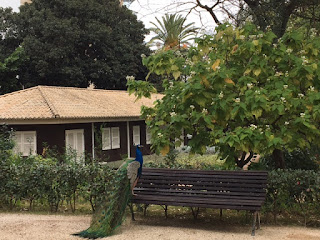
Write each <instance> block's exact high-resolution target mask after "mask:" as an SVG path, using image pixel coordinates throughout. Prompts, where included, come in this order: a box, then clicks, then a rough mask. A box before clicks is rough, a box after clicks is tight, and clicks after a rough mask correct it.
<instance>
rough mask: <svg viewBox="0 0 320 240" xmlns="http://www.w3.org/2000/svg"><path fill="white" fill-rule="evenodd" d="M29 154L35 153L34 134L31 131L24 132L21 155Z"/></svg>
mask: <svg viewBox="0 0 320 240" xmlns="http://www.w3.org/2000/svg"><path fill="white" fill-rule="evenodd" d="M30 154H35V134H34V133H31V132H29V133H25V134H24V139H23V155H24V156H29V155H30Z"/></svg>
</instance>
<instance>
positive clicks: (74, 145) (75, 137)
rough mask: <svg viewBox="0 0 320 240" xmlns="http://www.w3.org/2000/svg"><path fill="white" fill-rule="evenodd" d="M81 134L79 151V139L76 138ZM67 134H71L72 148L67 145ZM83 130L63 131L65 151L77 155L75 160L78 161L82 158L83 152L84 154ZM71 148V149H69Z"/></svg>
mask: <svg viewBox="0 0 320 240" xmlns="http://www.w3.org/2000/svg"><path fill="white" fill-rule="evenodd" d="M79 133H80V134H81V135H82V137H81V139H82V140H80V141H82V142H81V143H80V144H81V148H82V149H80V151H79V149H78V146H79V145H78V141H79V139H78V138H77V136H78V134H79ZM68 134H73V146H71V145H70V144H69V143H68ZM84 141H85V140H84V129H72V130H65V142H66V150H67V151H68V150H71V149H72V150H74V151H76V153H77V160H80V159H81V158H83V157H84V152H85V144H84ZM70 148H71V149H70Z"/></svg>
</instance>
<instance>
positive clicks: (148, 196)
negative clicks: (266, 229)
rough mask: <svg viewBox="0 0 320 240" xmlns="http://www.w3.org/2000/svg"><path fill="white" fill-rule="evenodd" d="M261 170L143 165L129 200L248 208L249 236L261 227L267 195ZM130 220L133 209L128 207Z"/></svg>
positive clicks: (194, 211)
mask: <svg viewBox="0 0 320 240" xmlns="http://www.w3.org/2000/svg"><path fill="white" fill-rule="evenodd" d="M267 177H268V173H267V172H264V171H206V170H181V169H179V170H177V169H161V168H143V171H142V175H141V177H140V179H139V181H138V184H137V186H136V187H135V188H134V192H135V194H136V195H134V196H133V197H132V203H136V204H145V210H146V207H147V206H148V205H150V204H155V205H161V206H163V207H164V209H165V214H166V216H167V206H183V207H191V209H192V213H193V215H194V217H195V218H196V217H197V215H198V212H199V208H215V209H220V217H221V214H222V209H234V210H247V211H251V212H252V213H253V225H252V235H253V236H254V235H255V229H256V224H257V229H259V228H260V209H261V205H262V204H263V202H264V200H265V197H266V186H267ZM130 210H131V213H132V219H133V220H134V212H133V208H132V204H131V207H130Z"/></svg>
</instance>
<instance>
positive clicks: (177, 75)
mask: <svg viewBox="0 0 320 240" xmlns="http://www.w3.org/2000/svg"><path fill="white" fill-rule="evenodd" d="M172 75H173V77H174V79H175V80H177V79H178V78H179V77H180V75H181V72H180V71H175V72H173V73H172Z"/></svg>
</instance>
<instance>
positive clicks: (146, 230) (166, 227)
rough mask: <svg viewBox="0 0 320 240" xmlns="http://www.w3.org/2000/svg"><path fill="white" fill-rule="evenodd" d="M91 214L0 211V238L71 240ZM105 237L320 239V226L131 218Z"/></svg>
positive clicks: (124, 239) (132, 239) (134, 239)
mask: <svg viewBox="0 0 320 240" xmlns="http://www.w3.org/2000/svg"><path fill="white" fill-rule="evenodd" d="M90 219H91V217H90V216H62V215H36V214H5V213H0V240H13V239H14V240H24V239H26V240H29V239H30V240H55V239H58V240H73V239H81V238H78V237H75V236H72V235H71V234H72V233H76V232H79V231H81V230H84V229H86V228H88V226H89V225H90ZM105 239H108V240H180V239H181V240H209V239H210V240H231V239H232V240H246V239H250V240H252V239H254V240H267V239H268V240H270V239H271V240H273V239H274V240H278V239H287V240H320V229H313V228H303V227H278V226H263V225H262V229H261V230H258V231H257V232H256V236H255V237H251V235H250V226H249V225H233V224H228V223H227V222H220V221H217V222H216V223H210V224H209V223H205V222H203V221H202V222H201V221H197V222H194V221H191V220H175V219H167V220H166V219H164V218H163V217H161V219H160V218H159V219H157V220H156V219H152V218H148V217H147V218H143V219H138V220H137V221H135V222H132V221H131V220H130V219H127V221H126V222H125V223H124V224H123V225H122V227H120V228H119V229H117V232H116V234H115V235H113V236H111V237H109V238H105Z"/></svg>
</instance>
